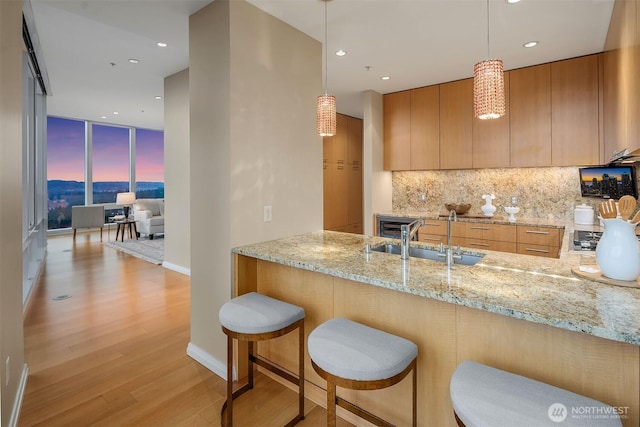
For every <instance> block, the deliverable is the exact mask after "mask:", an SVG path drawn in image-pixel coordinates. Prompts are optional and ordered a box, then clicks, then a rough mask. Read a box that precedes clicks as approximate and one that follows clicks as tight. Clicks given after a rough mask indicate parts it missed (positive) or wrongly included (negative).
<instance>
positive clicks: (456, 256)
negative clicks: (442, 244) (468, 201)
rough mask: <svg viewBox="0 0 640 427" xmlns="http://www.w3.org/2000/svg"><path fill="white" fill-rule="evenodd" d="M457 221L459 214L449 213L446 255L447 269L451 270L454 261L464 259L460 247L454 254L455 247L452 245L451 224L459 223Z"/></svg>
mask: <svg viewBox="0 0 640 427" xmlns="http://www.w3.org/2000/svg"><path fill="white" fill-rule="evenodd" d="M457 221H458V214H456V211H454V210H453V209H452V210H451V212H449V218H448V220H447V246H448V247H447V253H446V257H447V268H451V266H452V265H453V260H454V259H462V255H461V254H460V246H458V249H457V250H456V253H454V252H453V247H452V245H451V234H452V233H451V229H452V228H453V226H452V225H451V223H452V222H457Z"/></svg>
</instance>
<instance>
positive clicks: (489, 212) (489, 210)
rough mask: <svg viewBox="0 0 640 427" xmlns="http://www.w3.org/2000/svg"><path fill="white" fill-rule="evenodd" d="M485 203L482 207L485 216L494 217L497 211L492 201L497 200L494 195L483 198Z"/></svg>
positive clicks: (486, 195)
mask: <svg viewBox="0 0 640 427" xmlns="http://www.w3.org/2000/svg"><path fill="white" fill-rule="evenodd" d="M482 198H483V199H484V201H485V204H484V205H483V206H481V207H480V209H482V213H483V214H484V216H493V213H494V212H495V211H496V207H495V206H493V205H492V204H491V201H492V200H493V199H495V198H496V196H495V195H493V194H485V195H483V196H482Z"/></svg>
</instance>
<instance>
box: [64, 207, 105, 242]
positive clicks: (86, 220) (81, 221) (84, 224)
mask: <svg viewBox="0 0 640 427" xmlns="http://www.w3.org/2000/svg"><path fill="white" fill-rule="evenodd" d="M103 227H104V206H103V205H90V206H84V205H79V206H72V207H71V228H73V239H74V240H75V238H76V230H77V229H78V228H100V240H102V228H103Z"/></svg>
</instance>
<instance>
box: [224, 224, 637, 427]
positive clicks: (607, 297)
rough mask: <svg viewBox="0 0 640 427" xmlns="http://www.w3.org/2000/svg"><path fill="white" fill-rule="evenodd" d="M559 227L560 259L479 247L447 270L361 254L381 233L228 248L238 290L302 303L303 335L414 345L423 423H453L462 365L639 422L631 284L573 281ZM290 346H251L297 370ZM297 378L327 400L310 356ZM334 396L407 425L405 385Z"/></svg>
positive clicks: (289, 341)
mask: <svg viewBox="0 0 640 427" xmlns="http://www.w3.org/2000/svg"><path fill="white" fill-rule="evenodd" d="M566 234H568V233H565V238H564V241H563V245H562V246H563V247H562V250H561V256H560V258H559V259H550V258H541V257H534V256H528V255H518V254H511V253H502V252H493V251H486V252H485V256H484V257H483V258H482V259H481V260H480V262H479V263H478V264H476V265H474V266H457V265H456V266H455V267H454V268H453V269H451V270H448V269H447V268H446V266H445V264H444V263H441V262H435V261H429V260H423V259H417V258H411V259H409V260H408V261H402V260H401V259H400V257H399V256H398V255H392V254H386V253H378V252H371V253H365V250H364V249H365V245H366V244H367V243H369V244H371V246H372V247H376V246H379V245H381V244H383V243H384V242H388V241H390V239H385V238H381V237H368V236H362V235H354V234H346V233H339V232H330V231H319V232H314V233H309V234H304V235H300V236H293V237H288V238H283V239H279V240H275V241H271V242H264V243H257V244H252V245H246V246H242V247H239V248H235V249H234V251H233V253H234V259H235V272H236V274H235V286H236V289H235V292H236V293H237V294H242V293H246V292H250V291H253V290H257V291H259V292H262V293H265V294H267V295H270V296H273V297H276V298H279V299H282V300H285V301H288V302H291V303H294V304H298V305H301V306H303V307H304V308H305V310H306V313H307V315H306V322H305V332H306V334H307V335H308V333H309V332H311V331H312V330H313V328H314V327H315V326H317V325H319V324H320V323H322V322H324V321H326V320H328V319H330V318H332V317H337V316H341V317H347V318H350V319H353V320H356V321H360V322H363V323H365V324H369V325H371V326H373V327H377V328H380V329H383V330H386V331H388V332H391V333H394V334H397V335H400V336H404V337H406V338H408V339H410V340H412V341H414V342H415V343H416V344H417V345H418V348H419V357H418V418H419V425H421V426H451V427H453V426H455V420H454V418H453V412H452V408H451V403H450V400H449V379H450V377H451V374H452V373H453V371H454V369H455V367H456V366H457V364H458V363H460V362H462V361H463V360H475V361H478V362H482V363H485V364H488V365H491V366H495V367H497V368H501V369H504V370H507V371H510V372H515V373H518V374H521V375H525V376H528V377H530V378H534V379H537V380H540V381H544V382H547V383H550V384H553V385H556V386H558V387H562V388H565V389H568V390H571V391H574V392H576V393H580V394H583V395H585V396H589V397H592V398H594V399H597V400H601V401H603V402H606V403H608V404H610V405H612V406H614V407H618V408H621V414H622V417H623V419H622V422H623V425H625V426H637V425H639V423H640V404H639V401H640V290H639V289H633V288H625V287H616V286H611V285H606V284H600V283H596V282H592V281H589V280H584V279H580V278H578V277H575V276H574V275H573V274H572V273H571V267H572V266H575V265H578V264H579V263H580V257H581V255H580V254H579V253H571V252H568V251H567V244H568V237H567V236H566ZM396 242H397V241H396ZM412 245H414V246H424V245H420V244H419V243H414V242H412ZM296 345H297V343H296V339H295V337H286V336H285V337H281V338H278V340H275V341H274V342H269V343H260V346H259V352H260V353H261V354H262V355H263V356H265V357H267V358H268V359H271V360H273V361H275V362H277V363H280V364H282V365H283V366H285V367H289V368H295V360H292V359H289V355H292V354H295V351H293V348H295V346H296ZM240 374H241V375H242V372H241V373H240ZM305 375H306V378H307V382H308V387H307V395H308V397H309V398H310V399H312V400H313V401H315V402H317V403H319V404H322V405H323V406H324V404H325V403H324V402H325V394H324V391H323V390H322V388H324V387H325V383H324V381H323V380H322V379H321V378H320V377H318V376H317V375H316V374H315V372H314V371H313V369H312V368H311V366H310V362H309V361H308V360H307V361H306V366H305ZM341 391H342V390H341ZM342 392H345V394H346V395H347V396H348V397H350V398H351V399H355V400H357V401H360V402H366V403H365V406H367V405H373V406H370V407H374V408H376V411H378V412H379V413H380V414H382V415H384V416H386V417H388V418H389V419H391V420H392V422H394V423H395V424H397V425H407V424H408V422H409V419H408V416H409V414H410V411H409V406H410V400H409V393H410V387H409V384H408V383H405V382H402V383H400V384H398V385H397V386H395V387H394V388H391V389H388V390H381V391H375V392H368V393H361V394H358V395H357V398H355V396H354V395H352V394H350V393H346V391H342ZM345 418H347V419H348V417H346V416H345Z"/></svg>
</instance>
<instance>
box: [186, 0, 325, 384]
mask: <svg viewBox="0 0 640 427" xmlns="http://www.w3.org/2000/svg"><path fill="white" fill-rule="evenodd" d="M189 44H190V50H189V55H190V64H189V86H190V100H191V102H190V108H191V113H190V115H191V155H190V162H191V165H190V166H191V173H190V176H191V189H190V193H191V217H190V220H191V224H192V229H191V343H190V345H189V349H188V352H189V354H190V355H192V356H193V357H195V358H196V359H197V360H199V361H201V362H203V363H204V364H205V365H206V366H208V367H209V368H211V369H213V370H214V371H215V372H217V373H218V374H220V375H221V376H224V375H225V366H224V363H225V362H224V361H226V339H225V336H224V334H223V333H222V331H221V330H220V324H219V322H218V310H219V309H220V307H221V306H222V304H224V303H225V302H226V301H228V300H229V299H230V297H231V295H232V256H231V249H232V248H233V247H235V246H238V245H242V244H246V243H250V242H257V241H264V240H269V239H274V238H278V237H283V236H287V235H293V234H299V233H304V232H307V231H315V230H320V229H321V228H322V194H323V192H322V142H321V139H320V137H318V136H317V135H316V133H315V105H316V97H317V96H318V95H319V94H320V93H321V91H322V75H321V74H322V47H321V45H320V43H319V42H317V41H316V40H314V39H312V38H310V37H308V36H306V35H305V34H303V33H301V32H299V31H298V30H296V29H294V28H292V27H290V26H289V25H287V24H285V23H283V22H281V21H279V20H277V19H276V18H274V17H272V16H270V15H268V14H266V13H264V12H262V11H261V10H259V9H257V8H256V7H254V6H252V5H250V4H248V3H246V2H239V1H229V0H217V1H215V2H213V3H211V4H209V5H208V6H206V7H205V8H203V9H201V10H200V11H199V12H197V13H196V14H194V15H192V16H191V19H190V43H189ZM265 205H270V206H272V207H273V220H272V221H271V222H268V223H265V222H263V207H264V206H265Z"/></svg>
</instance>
